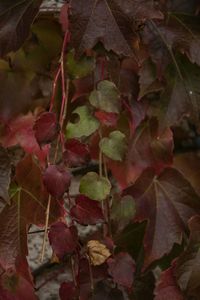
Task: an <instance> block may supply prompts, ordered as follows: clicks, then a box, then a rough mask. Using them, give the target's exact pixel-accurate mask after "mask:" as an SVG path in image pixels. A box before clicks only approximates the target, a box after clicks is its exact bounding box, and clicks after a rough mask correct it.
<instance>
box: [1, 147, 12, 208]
mask: <svg viewBox="0 0 200 300" xmlns="http://www.w3.org/2000/svg"><path fill="white" fill-rule="evenodd" d="M10 176H11V160H10V157H9V155H8V152H7V151H6V149H4V148H3V147H2V146H0V198H2V199H3V200H5V201H6V202H7V203H8V202H9V195H8V189H9V185H10Z"/></svg>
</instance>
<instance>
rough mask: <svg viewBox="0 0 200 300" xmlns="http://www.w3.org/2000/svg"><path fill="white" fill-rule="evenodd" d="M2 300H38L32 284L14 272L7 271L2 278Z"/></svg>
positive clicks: (0, 293)
mask: <svg viewBox="0 0 200 300" xmlns="http://www.w3.org/2000/svg"><path fill="white" fill-rule="evenodd" d="M0 298H1V299H5V300H18V299H24V300H37V299H38V298H37V296H36V295H35V291H34V287H33V286H32V285H31V284H30V282H29V281H28V280H27V279H26V278H24V277H22V276H21V275H20V274H18V273H15V272H14V271H12V270H10V271H7V272H6V273H4V274H3V275H2V277H1V282H0Z"/></svg>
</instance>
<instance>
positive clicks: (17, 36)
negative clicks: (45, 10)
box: [0, 0, 42, 56]
mask: <svg viewBox="0 0 200 300" xmlns="http://www.w3.org/2000/svg"><path fill="white" fill-rule="evenodd" d="M41 3H42V0H34V1H33V0H27V1H21V0H16V1H14V2H13V0H7V1H3V2H1V4H0V16H1V23H0V28H1V29H0V44H1V46H0V56H3V55H5V54H7V53H8V52H10V51H16V50H17V49H18V48H19V47H20V46H21V45H22V43H23V42H24V40H25V39H26V38H27V36H28V34H29V29H30V26H31V24H32V22H33V20H34V18H35V16H36V15H37V13H38V11H39V7H40V4H41Z"/></svg>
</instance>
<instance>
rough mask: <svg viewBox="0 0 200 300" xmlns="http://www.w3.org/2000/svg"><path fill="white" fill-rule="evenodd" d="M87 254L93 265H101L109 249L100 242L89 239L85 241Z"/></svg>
mask: <svg viewBox="0 0 200 300" xmlns="http://www.w3.org/2000/svg"><path fill="white" fill-rule="evenodd" d="M87 250H88V255H89V258H90V262H91V264H92V265H93V266H99V265H102V264H103V263H104V262H105V261H106V260H107V258H108V257H109V256H111V253H110V251H109V249H108V248H107V247H106V246H105V245H104V244H102V243H100V242H99V241H96V240H90V241H89V242H88V243H87Z"/></svg>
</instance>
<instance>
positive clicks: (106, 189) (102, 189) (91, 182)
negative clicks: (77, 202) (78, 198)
mask: <svg viewBox="0 0 200 300" xmlns="http://www.w3.org/2000/svg"><path fill="white" fill-rule="evenodd" d="M110 190H111V184H110V181H109V180H108V179H107V178H105V177H100V176H99V175H98V174H97V173H95V172H89V173H87V174H86V175H85V176H83V177H82V178H81V182H80V187H79V191H80V193H81V194H83V195H85V196H87V197H89V198H90V199H93V200H97V201H102V200H104V199H105V198H106V197H107V196H109V194H110Z"/></svg>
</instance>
